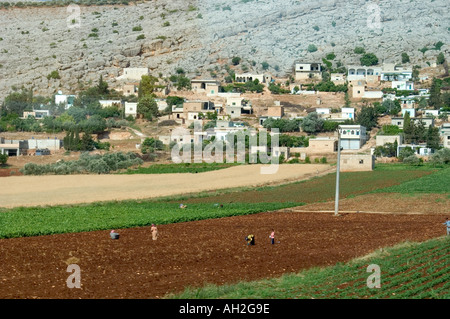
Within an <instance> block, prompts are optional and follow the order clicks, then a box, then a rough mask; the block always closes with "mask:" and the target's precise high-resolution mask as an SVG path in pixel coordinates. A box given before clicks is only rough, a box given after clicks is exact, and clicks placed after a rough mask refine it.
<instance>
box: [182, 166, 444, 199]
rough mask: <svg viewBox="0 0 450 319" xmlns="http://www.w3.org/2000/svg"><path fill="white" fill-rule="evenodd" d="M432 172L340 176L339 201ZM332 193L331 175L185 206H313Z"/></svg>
mask: <svg viewBox="0 0 450 319" xmlns="http://www.w3.org/2000/svg"><path fill="white" fill-rule="evenodd" d="M436 171H439V169H436V168H431V167H428V168H426V169H425V168H422V169H416V168H408V167H404V168H402V169H396V170H391V169H385V168H383V167H382V168H379V169H377V170H374V171H371V172H347V173H341V174H340V197H341V198H345V197H347V196H356V195H361V194H365V193H369V192H372V191H374V190H381V189H385V188H387V187H391V186H395V185H400V184H402V183H405V182H408V181H414V180H415V179H417V178H419V177H423V176H426V175H429V174H432V173H433V172H436ZM335 191H336V174H335V173H331V174H327V175H325V176H321V177H315V178H313V179H310V180H306V181H301V182H295V183H290V184H285V185H280V186H267V187H260V188H256V189H255V188H253V189H249V188H248V189H240V190H239V191H231V190H230V191H225V192H219V193H217V194H215V195H214V194H211V193H210V194H203V195H200V196H191V197H189V196H185V197H184V200H185V201H186V202H189V203H190V202H192V203H194V202H195V203H198V202H218V201H220V202H222V203H228V202H251V203H263V202H278V201H287V202H302V203H315V202H320V201H329V200H333V199H334V196H335Z"/></svg>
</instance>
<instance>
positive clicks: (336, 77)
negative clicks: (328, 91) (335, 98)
mask: <svg viewBox="0 0 450 319" xmlns="http://www.w3.org/2000/svg"><path fill="white" fill-rule="evenodd" d="M330 81H331V82H333V83H334V84H335V85H343V84H345V82H346V81H347V80H346V76H345V73H331V75H330Z"/></svg>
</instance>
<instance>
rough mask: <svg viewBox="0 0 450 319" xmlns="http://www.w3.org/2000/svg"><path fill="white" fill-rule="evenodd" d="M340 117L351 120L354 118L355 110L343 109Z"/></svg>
mask: <svg viewBox="0 0 450 319" xmlns="http://www.w3.org/2000/svg"><path fill="white" fill-rule="evenodd" d="M341 114H342V115H341V117H342V118H343V119H349V120H353V119H354V118H355V108H353V107H343V108H342V109H341Z"/></svg>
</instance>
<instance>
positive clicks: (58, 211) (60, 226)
mask: <svg viewBox="0 0 450 319" xmlns="http://www.w3.org/2000/svg"><path fill="white" fill-rule="evenodd" d="M298 205H301V203H232V204H225V205H223V207H220V205H218V204H210V203H209V204H189V205H188V207H187V208H186V209H179V206H178V204H174V203H160V202H152V201H141V202H136V201H124V202H108V203H97V204H89V205H79V206H55V207H43V208H41V207H39V208H34V207H33V208H16V209H11V210H8V211H6V212H4V213H1V214H0V238H13V237H26V236H39V235H49V234H60V233H73V232H82V231H94V230H105V229H120V228H131V227H139V226H147V225H151V224H152V223H155V224H170V223H178V222H187V221H194V220H201V219H208V218H221V217H230V216H237V215H247V214H253V213H259V212H265V211H272V210H277V209H282V208H287V207H293V206H298Z"/></svg>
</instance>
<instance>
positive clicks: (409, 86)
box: [391, 81, 414, 91]
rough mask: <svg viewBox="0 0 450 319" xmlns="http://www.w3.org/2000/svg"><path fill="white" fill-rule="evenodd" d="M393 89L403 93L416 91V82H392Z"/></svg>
mask: <svg viewBox="0 0 450 319" xmlns="http://www.w3.org/2000/svg"><path fill="white" fill-rule="evenodd" d="M391 85H392V88H393V89H397V90H401V91H414V82H412V81H392V84H391Z"/></svg>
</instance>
